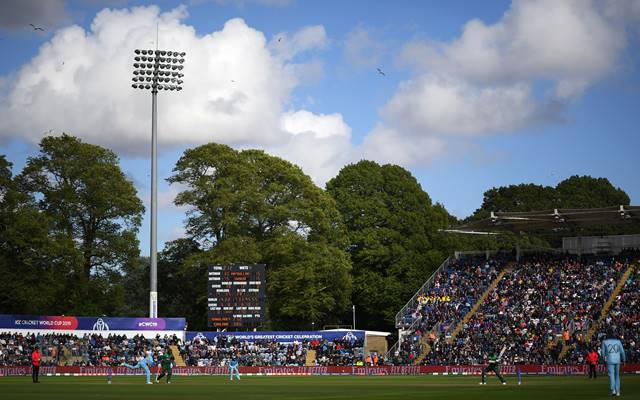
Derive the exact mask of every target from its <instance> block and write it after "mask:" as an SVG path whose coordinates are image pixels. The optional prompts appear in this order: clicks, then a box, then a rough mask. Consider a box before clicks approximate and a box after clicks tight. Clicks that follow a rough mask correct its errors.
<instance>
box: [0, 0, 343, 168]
mask: <svg viewBox="0 0 640 400" xmlns="http://www.w3.org/2000/svg"><path fill="white" fill-rule="evenodd" d="M186 17H187V9H186V7H178V8H176V9H174V10H172V11H169V12H164V13H161V12H160V9H159V8H158V7H156V6H150V7H136V8H131V9H105V10H102V11H101V12H99V13H98V14H97V15H96V17H95V18H94V20H93V22H92V24H91V29H90V30H88V31H86V30H84V29H83V28H82V27H80V26H76V25H74V26H69V27H65V28H62V29H60V30H59V31H57V32H56V33H55V34H54V35H53V37H52V38H51V40H50V41H48V42H47V43H45V44H43V45H42V46H41V48H40V50H39V52H38V54H37V55H36V56H35V57H33V59H32V60H31V61H30V62H29V63H27V64H26V65H24V66H23V67H22V68H21V69H20V70H19V71H18V72H17V73H15V77H14V79H12V81H13V82H15V83H14V84H13V85H12V86H10V87H8V86H7V85H6V84H5V85H4V88H3V90H2V93H1V94H0V120H2V121H3V123H2V124H1V125H0V139H3V138H8V137H13V136H20V137H23V138H25V139H26V140H28V141H30V142H32V143H37V142H38V141H39V140H40V139H41V137H42V132H46V131H49V130H50V129H53V131H54V132H62V131H64V132H67V133H70V134H73V135H76V136H79V137H82V138H83V139H85V140H86V141H89V142H91V143H97V144H101V145H105V146H108V147H110V148H113V149H114V150H116V151H118V152H119V153H120V154H124V155H132V154H136V155H137V154H144V155H146V153H147V151H148V142H149V125H150V124H149V120H150V117H151V116H150V103H151V101H150V97H151V96H150V94H149V93H148V92H147V91H145V92H143V91H139V90H135V89H133V88H131V83H132V81H131V78H132V76H133V75H132V71H133V67H132V63H133V56H134V53H133V50H134V49H136V48H140V47H141V46H142V47H146V46H149V47H151V46H152V45H151V44H149V42H150V41H152V40H154V39H155V30H156V23H159V26H160V35H159V36H160V40H159V41H160V47H161V48H165V49H175V50H181V51H185V52H186V53H187V55H186V58H185V64H184V65H185V69H184V74H185V78H184V90H183V91H182V92H179V93H176V92H169V93H166V92H160V93H159V95H158V126H159V142H160V144H161V145H164V146H165V147H166V146H179V147H182V146H192V145H199V144H203V143H208V142H211V141H215V142H221V143H226V144H230V145H237V146H242V147H249V146H252V147H267V148H270V147H280V148H286V147H287V146H289V145H290V141H291V139H293V136H295V135H297V134H299V133H301V132H316V133H318V135H315V134H314V135H311V137H312V138H316V139H323V138H325V137H326V136H327V135H333V134H341V135H345V134H346V135H349V133H350V130H349V128H348V126H346V124H345V123H344V121H343V120H342V117H341V116H340V115H339V114H331V115H326V116H325V115H314V114H312V113H310V112H308V111H304V112H301V113H300V114H297V113H296V111H295V110H293V111H287V112H286V113H285V112H283V108H284V107H285V105H288V103H289V101H290V97H291V94H292V91H293V90H294V89H295V88H296V87H297V86H298V85H300V84H301V83H303V81H304V80H318V79H320V78H321V77H322V74H323V72H322V63H321V62H320V61H319V60H317V59H315V58H313V57H314V56H315V55H314V54H315V51H317V50H321V49H323V48H325V47H326V46H327V43H328V39H327V36H326V32H325V30H324V28H323V27H322V26H319V25H318V26H308V27H303V28H302V29H301V30H300V31H298V32H294V33H292V34H291V35H290V37H289V36H286V35H285V38H284V39H283V40H282V41H281V42H277V39H274V41H272V43H271V45H269V44H268V43H267V40H266V38H265V37H264V35H263V34H262V33H261V32H259V31H257V30H256V29H253V28H251V27H250V26H248V25H247V24H246V23H245V22H244V21H243V20H241V19H231V20H229V21H227V22H226V23H225V24H224V26H223V27H222V29H220V30H218V31H214V32H211V33H208V34H205V35H199V34H197V33H196V31H195V29H194V28H193V27H192V26H189V25H187V24H185V23H184V22H183V20H184V19H185V18H186ZM304 57H307V58H309V57H310V58H311V60H310V61H305V60H302V61H296V62H293V61H291V60H292V59H293V58H296V59H302V58H304ZM1 80H4V78H0V81H1ZM325 120H326V121H325ZM283 121H289V122H286V123H285V125H286V126H285V127H284V129H283V126H282V122H283ZM307 123H308V124H309V126H305V124H307ZM332 126H337V127H338V128H339V129H338V130H336V131H335V132H333V131H331V129H332ZM289 127H290V129H292V130H293V131H289V130H288V129H289ZM313 158H314V155H313V154H307V155H306V157H305V159H304V160H303V161H308V164H309V165H315V164H314V161H313ZM302 165H303V166H304V165H305V163H303V164H302ZM312 168H313V167H311V169H310V170H309V171H308V172H309V173H310V174H312V175H315V173H314V171H313V169H312Z"/></svg>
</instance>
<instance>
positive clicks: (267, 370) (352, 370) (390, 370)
mask: <svg viewBox="0 0 640 400" xmlns="http://www.w3.org/2000/svg"><path fill="white" fill-rule="evenodd" d="M518 367H519V368H520V373H521V374H524V375H586V374H587V365H584V364H582V365H520V366H516V365H503V366H501V372H502V373H503V374H505V375H515V374H516V372H517V368H518ZM483 368H484V366H483V365H426V366H416V365H398V366H378V367H357V366H315V367H240V373H241V374H242V375H248V376H252V375H257V376H260V375H262V376H271V375H292V376H296V375H353V376H368V375H374V376H375V375H479V374H480V373H481V372H482V369H483ZM597 368H598V371H599V372H600V373H601V374H604V373H606V368H605V366H604V365H598V367H597ZM622 371H623V372H624V373H627V374H640V364H625V365H624V366H623V367H622ZM153 372H154V373H155V372H156V371H155V368H153ZM109 373H111V374H112V375H115V376H142V375H144V371H142V369H137V370H131V369H129V368H126V367H112V368H110V367H79V366H73V367H44V366H43V367H40V375H41V376H42V375H46V376H107V375H109ZM228 373H229V369H228V367H220V366H216V367H176V368H174V370H173V375H182V376H193V375H196V376H197V375H227V374H228ZM26 375H31V367H29V366H4V367H3V366H0V376H26Z"/></svg>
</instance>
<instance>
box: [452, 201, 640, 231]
mask: <svg viewBox="0 0 640 400" xmlns="http://www.w3.org/2000/svg"><path fill="white" fill-rule="evenodd" d="M634 222H635V223H638V222H640V206H623V205H621V206H613V207H606V208H583V209H554V210H544V211H528V212H492V213H491V216H490V217H489V218H485V219H482V220H478V221H473V222H469V223H467V224H464V225H461V226H458V227H456V228H452V229H447V230H445V232H452V233H475V234H497V233H499V232H544V231H547V232H548V231H552V232H560V231H564V230H569V229H574V228H583V227H587V226H593V225H617V224H627V223H634Z"/></svg>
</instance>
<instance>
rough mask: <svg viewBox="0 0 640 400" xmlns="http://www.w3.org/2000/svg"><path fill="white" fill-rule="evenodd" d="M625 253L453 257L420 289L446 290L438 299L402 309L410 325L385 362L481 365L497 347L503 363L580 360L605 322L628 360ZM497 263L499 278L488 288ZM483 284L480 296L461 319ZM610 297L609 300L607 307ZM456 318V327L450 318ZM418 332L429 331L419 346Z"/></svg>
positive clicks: (631, 324)
mask: <svg viewBox="0 0 640 400" xmlns="http://www.w3.org/2000/svg"><path fill="white" fill-rule="evenodd" d="M630 260H631V258H630V257H629V256H622V257H619V258H618V259H615V258H613V257H603V258H595V257H591V258H589V257H583V258H582V259H580V260H579V259H577V258H575V257H549V256H533V257H529V258H528V259H525V260H522V261H520V262H518V263H513V264H512V265H510V266H509V267H508V268H505V263H504V262H503V261H500V262H498V261H497V260H488V261H479V260H473V259H470V260H467V261H464V260H459V261H457V262H455V263H453V264H452V265H451V266H450V267H449V268H448V269H446V270H444V271H443V272H441V273H440V274H439V276H437V277H435V279H433V282H434V283H433V284H432V285H431V286H430V287H427V288H425V289H424V293H423V296H424V298H425V299H430V298H431V299H434V298H435V299H438V296H442V295H446V296H447V297H446V298H445V300H446V301H441V302H437V303H436V304H433V302H432V301H425V302H422V304H420V305H419V307H417V309H416V310H415V311H413V313H412V315H410V316H408V315H407V316H405V317H406V319H405V321H403V322H405V324H403V326H401V327H407V326H408V327H410V330H409V333H408V336H407V339H406V340H404V341H403V342H402V343H401V344H400V345H399V346H398V347H396V348H395V349H393V350H392V351H391V352H390V353H389V354H388V355H387V358H388V361H389V362H391V363H394V364H481V363H483V362H484V359H485V358H486V356H487V353H488V352H491V351H496V352H499V351H500V350H501V349H502V348H504V349H505V351H504V355H503V358H502V361H503V362H505V363H518V362H520V363H536V364H541V363H582V362H584V355H585V354H586V350H587V349H588V348H589V347H590V346H594V345H597V341H596V340H597V339H601V337H602V335H603V333H602V332H603V331H604V329H605V327H609V326H616V327H618V328H619V330H620V333H621V335H622V336H623V340H624V342H625V345H626V346H627V347H628V348H629V353H630V354H629V358H630V361H639V360H640V358H639V357H638V349H639V347H638V346H639V345H638V332H639V331H640V330H639V329H638V328H639V326H640V321H639V318H638V313H637V311H635V312H634V311H633V310H634V309H637V307H638V305H639V303H640V299H639V297H640V294H639V291H638V282H637V281H638V273H637V269H636V272H635V273H634V274H633V275H629V276H628V277H627V275H626V271H628V270H630V263H629V261H630ZM483 264H484V266H483ZM500 270H502V274H504V277H502V279H497V282H494V284H495V288H490V287H489V288H488V282H490V281H491V278H492V277H495V276H496V273H498V271H500ZM461 279H462V281H461ZM618 284H620V285H618ZM618 286H619V287H620V293H619V294H618V293H617V292H616V291H615V290H616V289H617V288H618ZM487 288H488V289H487ZM483 290H484V291H485V294H484V295H485V296H486V299H484V301H483V299H480V301H478V303H479V304H478V305H477V306H478V308H477V310H471V311H470V312H469V313H468V315H467V317H466V318H464V319H463V316H464V315H465V314H464V313H465V312H466V311H469V310H470V309H471V307H470V304H473V299H478V298H480V295H479V293H481V292H482V291H483ZM610 298H615V301H612V303H613V305H612V307H611V309H610V311H608V313H607V310H608V308H606V307H605V305H606V304H607V301H608V300H609V299H610ZM601 313H604V314H605V315H606V320H605V321H603V323H602V326H601V327H600V328H601V329H600V331H599V332H598V334H597V335H596V337H595V338H594V341H593V342H592V343H588V342H587V340H588V337H587V332H589V330H590V329H591V330H593V331H595V330H596V329H597V328H598V322H599V321H600V314H601ZM467 318H468V320H467ZM416 320H419V323H416ZM456 320H457V321H458V324H457V327H455V325H452V321H456ZM434 327H437V330H436V331H434V330H433V328H434ZM425 335H429V336H430V337H429V338H428V340H427V341H426V342H427V343H428V345H427V346H424V345H422V344H423V343H425Z"/></svg>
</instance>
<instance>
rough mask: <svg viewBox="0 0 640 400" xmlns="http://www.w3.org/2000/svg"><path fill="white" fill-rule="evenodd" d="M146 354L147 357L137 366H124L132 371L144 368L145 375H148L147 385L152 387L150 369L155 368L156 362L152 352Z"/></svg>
mask: <svg viewBox="0 0 640 400" xmlns="http://www.w3.org/2000/svg"><path fill="white" fill-rule="evenodd" d="M146 354H147V355H146V357H144V358H142V359H140V361H138V363H137V364H136V365H129V364H124V366H125V367H127V368H130V369H137V368H142V369H143V370H144V373H145V375H147V385H151V371H150V370H149V367H153V366H154V365H155V362H154V361H153V353H152V352H150V351H148V352H146Z"/></svg>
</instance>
